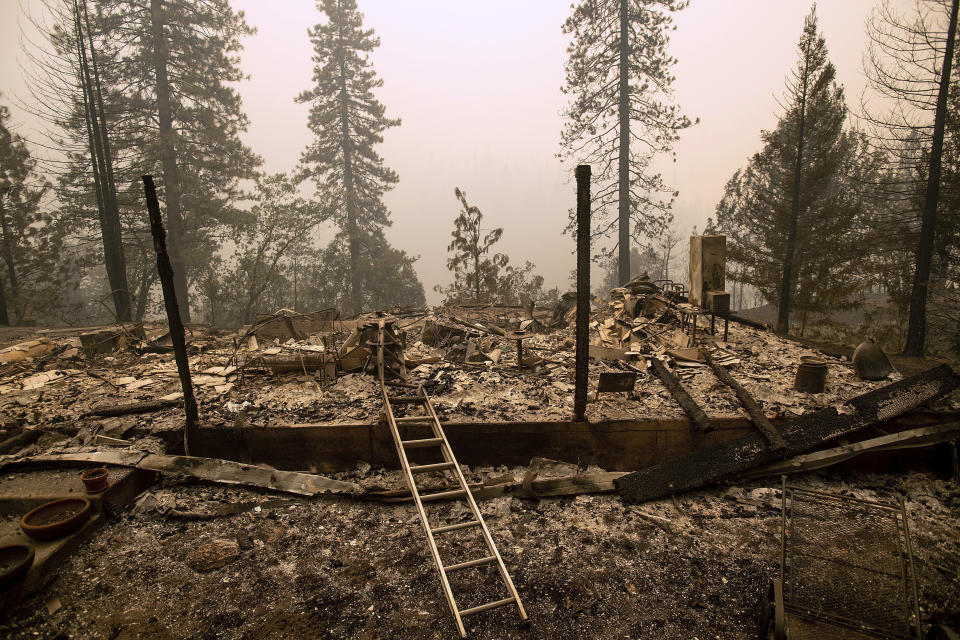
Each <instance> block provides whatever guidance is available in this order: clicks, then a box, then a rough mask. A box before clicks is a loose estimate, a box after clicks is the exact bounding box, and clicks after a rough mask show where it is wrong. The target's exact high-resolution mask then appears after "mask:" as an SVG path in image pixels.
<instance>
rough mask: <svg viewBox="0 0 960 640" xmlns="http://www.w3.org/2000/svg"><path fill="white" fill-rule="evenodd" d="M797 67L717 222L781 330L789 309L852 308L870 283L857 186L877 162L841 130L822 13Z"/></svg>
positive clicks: (842, 117) (810, 21)
mask: <svg viewBox="0 0 960 640" xmlns="http://www.w3.org/2000/svg"><path fill="white" fill-rule="evenodd" d="M798 51H799V60H798V62H797V67H796V68H795V69H794V71H793V72H792V74H791V76H789V78H788V80H787V88H786V92H785V94H784V96H783V106H784V109H785V113H784V114H783V116H782V117H781V119H780V121H779V122H778V123H777V126H776V128H775V129H773V130H772V131H764V132H762V134H761V138H762V140H763V143H764V147H763V149H762V150H761V151H760V152H759V153H757V154H755V155H754V156H753V158H751V159H750V162H749V163H748V165H747V166H746V168H744V169H740V170H738V171H737V172H736V173H735V174H734V175H733V177H732V178H731V179H730V181H729V182H728V183H727V186H726V190H725V192H724V195H723V198H722V200H721V201H720V203H719V204H718V205H717V211H716V213H717V224H718V226H719V228H720V230H722V231H723V232H725V233H726V234H728V236H729V238H728V244H727V247H728V251H729V257H730V259H731V260H732V261H733V262H735V263H737V264H739V265H741V266H742V267H743V272H744V275H743V281H744V282H746V283H747V284H750V285H753V286H755V287H756V288H757V289H759V290H760V291H761V293H762V294H763V295H764V297H766V298H767V299H768V300H777V301H778V302H779V310H780V314H779V321H778V331H780V332H782V333H786V332H787V331H788V327H789V324H788V323H789V311H790V307H791V306H796V307H799V308H800V309H801V310H802V312H803V317H804V318H806V316H807V314H808V313H809V312H811V311H822V310H825V309H826V308H830V307H833V308H837V307H842V306H844V305H847V304H850V303H851V300H852V296H854V294H855V293H857V292H858V291H861V290H862V289H863V286H864V282H863V280H862V278H861V277H860V276H859V274H860V273H862V268H861V261H862V260H863V259H864V258H865V253H866V252H865V247H864V233H863V229H864V226H865V225H864V220H863V216H864V214H865V211H866V206H867V203H866V201H865V198H864V197H863V196H862V193H861V192H862V189H861V186H862V185H864V184H866V183H868V182H870V181H871V180H873V179H874V178H871V177H868V176H865V175H863V174H864V173H868V174H870V175H871V176H872V175H873V174H874V172H875V171H876V169H877V165H878V161H877V158H876V156H875V155H874V154H873V153H872V152H871V151H870V150H869V148H868V146H867V145H866V143H865V141H864V140H863V139H862V137H861V136H859V135H857V134H855V133H852V132H847V131H845V130H844V123H845V121H846V116H847V107H846V103H845V101H844V96H843V89H842V88H841V87H839V86H838V85H837V84H836V81H835V77H836V71H835V69H834V67H833V64H831V63H830V61H829V59H828V57H827V48H826V43H825V41H824V39H823V37H822V36H821V35H820V34H819V33H818V31H817V16H816V11H815V9H814V10H811V12H810V14H809V15H808V16H807V18H806V20H805V21H804V28H803V35H802V36H801V38H800V42H799V44H798Z"/></svg>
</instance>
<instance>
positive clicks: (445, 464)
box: [410, 462, 453, 473]
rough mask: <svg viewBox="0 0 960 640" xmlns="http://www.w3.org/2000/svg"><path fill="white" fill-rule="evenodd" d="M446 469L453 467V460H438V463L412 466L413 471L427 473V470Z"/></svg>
mask: <svg viewBox="0 0 960 640" xmlns="http://www.w3.org/2000/svg"><path fill="white" fill-rule="evenodd" d="M444 469H453V463H452V462H437V463H436V464H418V465H414V466H411V467H410V471H412V472H413V473H426V472H427V471H442V470H444Z"/></svg>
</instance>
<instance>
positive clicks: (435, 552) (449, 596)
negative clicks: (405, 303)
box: [377, 322, 469, 638]
mask: <svg viewBox="0 0 960 640" xmlns="http://www.w3.org/2000/svg"><path fill="white" fill-rule="evenodd" d="M379 337H380V340H381V344H382V341H383V323H382V322H381V324H380V331H379ZM377 352H378V358H377V367H378V374H379V375H380V393H381V395H382V396H383V407H384V414H385V415H386V417H387V423H388V426H389V427H390V435H391V437H392V438H393V443H394V445H395V446H396V448H397V455H398V456H399V458H400V465H401V466H402V467H403V473H404V476H405V477H406V480H407V486H408V487H409V489H410V494H411V495H412V496H413V501H414V504H415V505H416V507H417V514H418V515H419V516H420V524H421V525H422V526H423V531H424V533H426V535H427V546H428V547H429V548H430V555H431V556H433V564H434V566H435V567H436V569H437V573H439V574H440V584H441V586H442V587H443V595H444V596H445V597H446V600H447V606H448V607H450V613H452V614H453V619H454V621H455V622H456V624H457V631H458V632H459V633H460V637H461V638H465V637H467V631H466V629H465V628H464V626H463V620H462V619H461V617H460V610H459V609H458V608H457V601H456V599H455V598H454V596H453V589H452V588H451V587H450V581H449V580H448V579H447V574H446V572H445V571H444V570H443V561H442V560H441V559H440V551H439V549H437V543H436V541H435V540H434V539H433V532H432V531H430V521H429V520H428V519H427V512H426V510H425V509H424V508H423V502H422V501H421V500H420V492H419V491H418V490H417V485H416V482H415V481H414V478H413V473H412V472H411V471H410V462H409V461H408V460H407V453H406V451H405V450H404V448H403V443H402V442H401V439H400V430H399V429H398V428H397V423H396V420H395V419H394V415H393V407H391V406H390V396H389V394H388V393H387V385H386V384H385V383H384V377H383V350H382V349H378V350H377ZM467 493H468V494H469V491H468V492H467Z"/></svg>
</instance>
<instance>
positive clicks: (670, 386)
mask: <svg viewBox="0 0 960 640" xmlns="http://www.w3.org/2000/svg"><path fill="white" fill-rule="evenodd" d="M650 366H651V367H652V368H653V372H654V373H655V374H656V375H657V377H658V378H660V380H661V381H662V382H663V384H664V386H666V387H667V391H669V392H670V395H671V396H673V399H674V400H676V401H677V403H678V404H679V405H680V406H681V407H682V408H683V411H684V413H686V414H687V417H688V418H690V420H692V421H693V424H694V425H695V426H696V428H697V430H698V431H700V432H702V433H707V432H708V431H713V430H714V428H715V427H714V425H713V421H712V420H710V418H709V417H708V416H707V414H706V413H705V412H704V411H703V409H701V408H700V405H699V404H697V401H696V400H694V399H693V397H692V396H691V395H690V394H689V393H687V390H686V389H684V388H683V385H682V384H681V383H680V380H679V379H678V378H677V377H676V376H675V375H673V374H672V373H670V371H669V370H668V369H667V367H666V366H664V364H663V363H662V362H661V361H660V360H659V359H657V358H650Z"/></svg>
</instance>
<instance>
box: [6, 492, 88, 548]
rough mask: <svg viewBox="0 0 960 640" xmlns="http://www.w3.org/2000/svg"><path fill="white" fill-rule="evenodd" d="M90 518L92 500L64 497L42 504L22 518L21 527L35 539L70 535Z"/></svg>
mask: <svg viewBox="0 0 960 640" xmlns="http://www.w3.org/2000/svg"><path fill="white" fill-rule="evenodd" d="M89 519H90V501H89V500H87V499H86V498H64V499H62V500H54V501H53V502H48V503H46V504H43V505H40V506H39V507H37V508H36V509H34V510H33V511H30V512H29V513H27V515H25V516H23V517H22V518H21V519H20V528H21V529H22V530H23V532H24V533H25V534H27V535H28V536H30V537H31V538H33V539H34V540H55V539H57V538H62V537H63V536H66V535H70V534H71V533H73V532H74V531H76V530H77V529H79V528H80V527H82V526H83V525H84V524H85V523H86V522H87V520H89Z"/></svg>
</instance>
